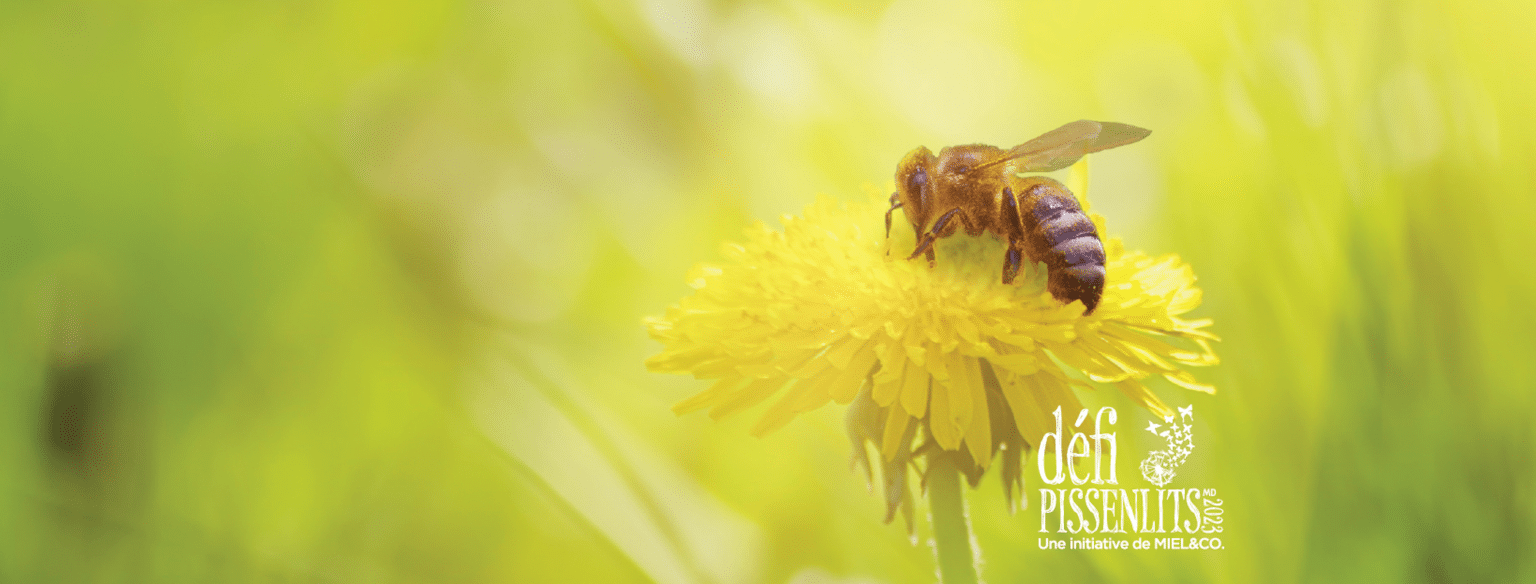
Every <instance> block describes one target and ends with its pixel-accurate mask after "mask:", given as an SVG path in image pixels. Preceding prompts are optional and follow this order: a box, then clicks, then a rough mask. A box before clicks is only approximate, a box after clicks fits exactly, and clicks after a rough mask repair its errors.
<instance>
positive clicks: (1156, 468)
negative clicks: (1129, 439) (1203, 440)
mask: <svg viewBox="0 0 1536 584" xmlns="http://www.w3.org/2000/svg"><path fill="white" fill-rule="evenodd" d="M1194 417H1195V406H1193V405H1188V406H1184V407H1182V408H1179V421H1178V422H1175V421H1174V420H1173V416H1163V423H1162V424H1158V423H1155V422H1148V423H1147V431H1148V432H1151V433H1153V434H1157V435H1158V436H1162V437H1163V439H1164V440H1167V441H1168V449H1167V450H1154V451H1152V453H1151V454H1150V455H1148V456H1147V457H1146V458H1145V459H1142V461H1141V476H1142V477H1143V478H1145V479H1147V481H1148V482H1151V483H1152V484H1154V485H1157V486H1158V487H1162V486H1164V485H1167V484H1168V482H1169V481H1172V480H1173V477H1174V476H1176V473H1175V472H1174V470H1175V469H1178V468H1179V465H1182V464H1184V459H1186V458H1189V453H1190V451H1192V450H1194V449H1195V441H1194V435H1193V433H1192V432H1191V431H1190V429H1191V427H1190V425H1189V422H1190V421H1191V420H1193V419H1194ZM1165 424H1166V428H1165V427H1164V425H1165ZM1159 428H1163V430H1162V431H1161V432H1159V431H1158V429H1159Z"/></svg>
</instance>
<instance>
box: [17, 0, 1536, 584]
mask: <svg viewBox="0 0 1536 584" xmlns="http://www.w3.org/2000/svg"><path fill="white" fill-rule="evenodd" d="M1533 26H1536V4H1532V3H1530V2H1527V1H1519V2H1515V1H1509V2H1479V3H1470V2H1468V3H1464V2H1454V1H1451V0H1444V1H1439V2H1424V1H1406V2H1389V1H1376V2H1370V1H1359V2H1342V3H1335V2H1286V1H1270V2H1258V1H1241V0H1229V1H1215V2H1198V1H1191V2H1142V3H1131V2H1081V3H1061V2H1056V3H1011V2H976V3H968V2H967V3H943V2H936V1H926V0H917V1H909V0H898V1H896V2H889V3H871V4H864V3H856V2H839V1H836V0H832V1H826V2H814V1H798V0H790V1H783V2H769V3H760V4H759V3H746V2H720V1H710V0H635V1H633V2H626V1H623V0H588V1H580V2H572V3H533V2H515V1H501V2H498V1H495V0H485V1H471V2H438V3H421V4H412V3H403V2H390V1H382V2H357V1H353V0H341V1H329V2H325V1H322V2H291V1H276V2H238V1H237V2H220V3H187V2H170V1H161V0H151V1H146V2H129V3H120V2H102V1H96V0H78V1H48V0H26V1H13V2H5V3H0V297H3V301H0V415H3V416H4V421H3V423H0V581H3V582H644V581H652V582H659V583H721V584H724V583H737V582H740V583H758V582H764V583H779V582H796V583H799V584H805V583H810V582H892V583H895V582H929V581H932V580H933V578H934V568H933V562H932V551H931V549H930V548H929V547H928V546H927V545H926V544H925V543H919V544H918V545H915V546H914V545H911V544H910V543H909V541H908V538H907V536H906V533H905V528H904V526H902V525H900V522H899V521H898V522H897V523H896V524H893V525H884V524H882V523H881V522H880V518H881V516H882V511H883V507H882V503H881V502H880V499H879V497H877V496H873V495H870V494H869V493H868V492H867V491H866V489H865V485H864V480H863V477H862V475H860V474H856V473H853V472H850V471H849V470H848V467H847V461H848V456H849V446H848V444H847V441H846V439H845V438H844V437H843V434H842V430H841V411H840V410H841V408H838V407H828V408H823V409H822V410H819V411H817V412H815V413H814V414H812V415H809V416H802V417H801V418H800V419H798V420H796V421H795V422H794V423H792V424H791V425H790V426H789V427H788V428H786V429H784V430H782V431H779V432H777V433H776V434H773V435H771V436H769V437H767V438H765V439H755V438H751V437H750V436H748V433H747V431H746V430H747V426H748V424H750V422H751V416H744V417H742V418H740V419H727V420H726V421H724V422H721V423H715V422H712V421H710V420H709V419H708V418H707V417H706V416H702V415H697V416H688V417H683V418H677V417H674V416H673V415H672V414H671V412H670V411H669V410H668V407H669V406H670V404H672V403H673V402H675V401H676V400H679V399H681V398H683V397H685V396H687V395H690V394H692V393H694V392H696V391H699V390H702V389H703V388H704V385H705V384H704V383H703V382H699V381H694V380H692V379H687V378H680V377H669V376H661V375H653V374H649V373H647V372H646V371H645V370H644V367H643V365H642V361H643V359H644V358H645V357H646V356H648V355H651V354H653V353H655V352H656V351H658V350H659V345H657V344H655V343H654V342H652V341H650V340H648V339H647V338H646V337H645V334H644V332H643V330H642V328H641V326H640V318H641V317H643V316H645V315H649V314H658V313H660V312H661V311H662V310H663V309H664V308H665V306H667V305H668V304H670V303H672V302H675V301H677V299H678V298H680V297H681V296H683V295H684V294H686V293H687V292H688V288H687V286H686V283H685V281H684V275H685V273H686V271H687V269H688V268H689V267H690V266H691V265H693V264H694V263H696V262H700V261H716V260H718V259H719V257H720V256H719V255H718V252H717V246H718V245H719V244H720V242H722V241H726V240H731V239H737V238H739V235H740V233H741V229H742V228H743V227H744V226H746V225H747V224H749V223H750V222H752V221H756V220H766V221H769V222H770V223H774V224H776V221H777V217H779V216H780V215H781V214H784V213H799V212H800V210H801V209H802V208H803V207H804V205H805V204H807V203H808V202H810V201H811V200H813V198H814V197H815V196H816V195H817V194H819V193H824V194H830V195H832V196H835V197H839V198H843V199H848V200H852V199H856V198H861V197H863V196H864V195H865V193H866V192H867V191H866V189H868V188H886V185H887V181H889V180H890V178H889V177H890V176H891V173H892V172H893V170H894V166H895V163H896V161H897V160H898V159H899V158H900V157H901V155H902V154H904V153H905V152H907V151H908V150H910V149H911V148H913V147H915V146H918V145H927V146H929V147H931V148H934V149H935V150H936V149H937V148H939V147H941V146H944V145H949V144H960V143H972V142H983V143H991V144H997V145H1002V146H1005V147H1006V146H1011V145H1013V144H1016V143H1018V142H1021V141H1023V140H1025V139H1027V138H1030V137H1033V136H1035V135H1037V134H1039V133H1041V132H1043V131H1045V130H1047V129H1050V128H1054V127H1056V126H1057V125H1059V124H1061V123H1064V122H1067V121H1071V120H1076V119H1079V118H1092V119H1103V120H1113V121H1120V122H1127V123H1133V124H1136V125H1140V126H1144V127H1147V128H1151V129H1152V130H1153V131H1154V133H1153V135H1152V137H1151V138H1150V139H1149V140H1147V141H1146V142H1144V143H1141V144H1137V145H1136V146H1134V147H1128V148H1124V149H1117V150H1115V151H1114V152H1111V153H1106V154H1105V155H1102V156H1098V157H1096V158H1095V159H1094V160H1095V162H1094V166H1093V175H1092V180H1093V189H1094V190H1093V193H1092V195H1091V196H1092V198H1093V202H1094V204H1095V207H1094V209H1095V210H1096V211H1099V212H1101V213H1103V214H1104V215H1105V216H1106V217H1107V219H1108V225H1109V230H1110V231H1111V233H1115V234H1119V235H1121V236H1124V237H1125V240H1126V243H1127V246H1128V247H1129V248H1132V249H1143V250H1146V251H1148V252H1151V253H1154V254H1160V253H1170V252H1171V253H1178V254H1180V255H1182V256H1183V257H1184V258H1185V259H1186V260H1187V261H1188V262H1190V263H1191V264H1192V265H1193V266H1194V268H1195V271H1196V273H1197V274H1198V275H1199V276H1200V278H1201V279H1200V282H1201V284H1202V286H1203V287H1204V289H1205V292H1206V294H1205V304H1204V306H1202V307H1201V308H1200V309H1199V310H1198V311H1197V312H1196V313H1195V315H1196V316H1208V317H1212V318H1214V319H1215V320H1216V323H1217V325H1216V329H1215V330H1216V332H1217V333H1218V334H1220V335H1222V336H1223V338H1224V342H1222V343H1221V344H1220V345H1219V347H1218V351H1219V352H1220V354H1221V356H1222V357H1223V364H1222V365H1221V366H1219V367H1217V368H1214V369H1209V370H1201V371H1196V373H1197V374H1198V375H1199V376H1200V378H1201V379H1202V380H1203V381H1207V382H1212V383H1215V384H1216V385H1217V386H1218V388H1219V392H1218V393H1217V394H1216V395H1215V396H1205V395H1201V394H1193V393H1190V392H1185V391H1183V390H1179V389H1177V388H1174V387H1172V386H1169V385H1162V386H1157V387H1155V390H1156V391H1158V393H1159V394H1160V395H1161V396H1162V397H1163V399H1164V400H1165V401H1167V402H1168V403H1170V404H1172V405H1184V404H1188V403H1193V404H1195V405H1196V406H1197V411H1198V412H1199V413H1200V417H1199V423H1198V424H1197V430H1196V432H1197V438H1198V441H1199V444H1200V446H1201V448H1202V451H1201V452H1203V454H1202V455H1201V456H1203V457H1205V458H1204V459H1203V467H1202V470H1200V471H1199V475H1198V482H1199V484H1200V485H1201V486H1209V487H1214V488H1217V489H1218V490H1219V491H1220V493H1221V495H1222V498H1223V499H1224V500H1225V508H1226V524H1225V525H1226V531H1225V533H1224V534H1223V542H1224V546H1225V548H1226V549H1224V550H1222V551H1220V552H1158V553H1153V552H1137V553H1127V552H1078V551H1072V552H1060V551H1058V552H1047V551H1041V550H1039V549H1037V548H1036V537H1035V536H1036V533H1035V530H1036V529H1038V527H1037V523H1036V521H1038V514H1036V515H1033V516H1032V515H1031V512H1032V511H1034V509H1031V510H1027V511H1023V512H1020V513H1019V514H1018V515H1014V516H1010V515H1008V514H1007V513H1006V512H1005V511H1004V507H1003V503H1002V496H1001V489H1000V488H999V486H998V484H997V482H996V478H995V477H988V479H987V480H986V481H984V482H983V484H982V486H981V488H980V489H978V490H977V491H975V492H972V493H970V494H969V495H970V506H971V510H972V516H973V521H974V527H975V531H976V539H977V541H978V542H979V544H980V546H981V548H982V549H983V550H984V552H985V565H984V567H983V576H984V577H985V578H987V579H988V580H989V581H992V582H1019V581H1030V580H1036V581H1047V580H1051V581H1117V580H1123V581H1132V580H1134V581H1142V582H1153V581H1158V582H1185V581H1210V582H1330V581H1371V582H1386V581H1393V582H1506V581H1536V533H1533V531H1536V490H1533V487H1532V485H1533V479H1536V443H1533V439H1536V429H1533V428H1536V424H1533V423H1532V417H1533V414H1536V409H1533V399H1532V397H1531V392H1532V390H1533V389H1536V383H1533V382H1536V371H1533V360H1532V359H1531V357H1532V356H1533V354H1536V341H1532V331H1533V330H1536V318H1533V317H1536V312H1533V310H1532V308H1531V306H1530V302H1532V301H1533V300H1536V285H1533V284H1536V277H1533V271H1532V270H1531V269H1529V267H1528V264H1529V262H1528V260H1521V259H1520V258H1522V257H1525V255H1526V251H1527V246H1528V243H1527V242H1523V241H1522V240H1520V239H1519V234H1520V233H1522V232H1525V233H1529V232H1528V231H1527V230H1528V229H1530V227H1529V225H1530V224H1531V222H1532V221H1533V220H1536V196H1533V193H1536V167H1533V166H1532V165H1530V164H1529V162H1530V161H1532V160H1533V154H1536V76H1532V75H1531V74H1530V72H1531V71H1536V35H1533V34H1531V29H1532V27H1533ZM1084 397H1085V400H1088V401H1089V402H1090V403H1101V404H1107V405H1114V406H1116V407H1118V408H1119V409H1120V411H1121V414H1122V416H1123V417H1124V418H1123V419H1129V420H1131V421H1132V422H1133V424H1129V425H1126V424H1124V423H1122V426H1121V427H1120V430H1122V435H1129V434H1132V433H1133V432H1135V431H1136V430H1137V427H1136V426H1135V424H1134V422H1136V421H1140V420H1143V419H1144V418H1145V412H1142V411H1139V410H1136V409H1133V407H1132V405H1131V404H1130V403H1129V402H1127V401H1126V400H1124V399H1123V398H1120V397H1118V396H1116V395H1114V393H1113V392H1107V391H1106V392H1099V393H1098V394H1096V395H1091V396H1084ZM1127 440H1130V438H1127ZM1141 448H1143V446H1140V445H1138V446H1137V449H1138V450H1136V451H1135V452H1133V453H1128V454H1126V455H1122V457H1121V460H1122V466H1123V468H1122V469H1121V474H1122V475H1123V476H1135V466H1134V465H1135V463H1136V459H1138V458H1139V457H1140V454H1139V453H1140V452H1141V451H1142V450H1141ZM1035 487H1038V479H1037V477H1035V476H1034V475H1033V473H1032V472H1027V473H1026V490H1028V489H1030V488H1035ZM1032 498H1034V497H1032ZM926 537H927V526H926V525H924V524H923V522H921V521H920V522H919V526H918V539H919V540H925V538H926Z"/></svg>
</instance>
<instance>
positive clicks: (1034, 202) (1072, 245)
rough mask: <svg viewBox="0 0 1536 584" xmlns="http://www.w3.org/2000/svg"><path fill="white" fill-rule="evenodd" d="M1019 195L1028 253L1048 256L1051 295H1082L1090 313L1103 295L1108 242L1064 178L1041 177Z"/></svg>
mask: <svg viewBox="0 0 1536 584" xmlns="http://www.w3.org/2000/svg"><path fill="white" fill-rule="evenodd" d="M1026 180H1029V182H1034V183H1036V184H1033V185H1029V186H1028V187H1026V188H1025V189H1023V193H1022V194H1021V195H1020V196H1019V208H1020V211H1022V212H1021V213H1019V215H1020V219H1021V220H1022V223H1023V227H1024V237H1025V241H1026V244H1027V245H1026V246H1025V253H1027V254H1029V259H1031V260H1034V261H1037V262H1045V266H1046V268H1047V272H1048V273H1049V274H1050V283H1049V284H1048V287H1049V289H1050V291H1051V295H1052V296H1055V297H1056V299H1057V300H1060V301H1062V302H1071V301H1073V300H1081V301H1083V306H1085V307H1087V309H1088V310H1087V311H1086V312H1084V314H1090V313H1092V312H1093V309H1094V308H1096V307H1097V306H1098V305H1099V299H1100V298H1101V297H1102V296H1103V295H1104V243H1103V242H1102V241H1100V240H1099V234H1098V231H1097V230H1095V229H1094V227H1093V221H1091V220H1089V219H1088V215H1087V214H1086V213H1083V209H1082V207H1080V206H1078V204H1077V198H1076V197H1073V196H1072V193H1071V192H1070V191H1068V190H1067V188H1066V187H1065V186H1063V185H1062V184H1061V183H1059V182H1056V181H1054V180H1051V179H1047V178H1043V177H1036V178H1033V179H1026Z"/></svg>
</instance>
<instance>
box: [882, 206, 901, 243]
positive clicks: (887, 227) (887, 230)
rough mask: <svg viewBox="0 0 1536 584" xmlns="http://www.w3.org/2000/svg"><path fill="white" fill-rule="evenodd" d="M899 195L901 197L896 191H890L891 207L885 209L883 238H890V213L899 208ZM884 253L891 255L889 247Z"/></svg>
mask: <svg viewBox="0 0 1536 584" xmlns="http://www.w3.org/2000/svg"><path fill="white" fill-rule="evenodd" d="M900 197H901V195H900V194H898V193H891V208H890V209H886V210H885V238H886V239H890V238H891V213H894V212H896V210H897V209H900V208H901V198H900ZM885 255H891V249H890V248H889V247H887V248H886V249H885Z"/></svg>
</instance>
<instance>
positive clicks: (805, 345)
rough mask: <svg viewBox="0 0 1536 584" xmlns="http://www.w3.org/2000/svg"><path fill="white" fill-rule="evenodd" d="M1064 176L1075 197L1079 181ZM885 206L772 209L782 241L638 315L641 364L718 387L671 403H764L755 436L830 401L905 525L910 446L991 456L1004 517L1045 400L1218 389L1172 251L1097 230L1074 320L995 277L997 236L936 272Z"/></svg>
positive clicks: (766, 239)
mask: <svg viewBox="0 0 1536 584" xmlns="http://www.w3.org/2000/svg"><path fill="white" fill-rule="evenodd" d="M1079 170H1080V169H1076V168H1075V169H1074V171H1079ZM1077 174H1085V173H1077ZM1073 182H1077V183H1078V184H1075V185H1074V186H1076V187H1077V188H1074V189H1073V190H1074V192H1077V193H1079V197H1081V196H1082V193H1083V192H1084V191H1085V188H1084V187H1085V185H1082V184H1081V182H1082V181H1073ZM884 202H885V201H884V200H883V197H880V196H879V195H878V194H876V193H871V194H870V195H869V197H868V198H867V199H866V200H864V201H859V202H853V203H847V204H840V203H839V202H837V201H835V200H832V199H830V198H825V197H824V198H821V199H819V200H817V201H816V202H815V203H813V204H811V205H810V206H809V207H808V208H806V210H805V212H804V215H803V216H801V217H795V216H789V215H786V216H785V217H783V224H784V228H783V231H774V230H771V229H769V228H768V227H767V226H766V225H763V224H761V223H759V224H757V225H755V226H753V227H751V228H749V229H747V231H746V241H745V242H744V243H740V244H735V243H732V244H727V245H725V246H724V248H723V255H724V256H725V261H724V262H722V263H719V264H701V265H699V266H697V267H695V268H694V269H693V270H692V272H691V273H690V275H689V276H688V279H689V283H690V285H691V286H692V287H693V289H694V293H693V294H692V295H691V296H688V297H685V298H683V299H682V301H681V302H679V303H678V304H677V305H675V306H672V307H670V308H669V309H668V310H667V312H666V314H665V315H664V316H660V317H652V318H649V319H646V322H645V324H646V326H647V327H648V328H649V331H650V334H651V336H652V338H654V339H656V340H658V341H660V342H661V343H662V344H663V346H664V348H663V350H662V351H661V353H660V354H657V355H655V356H653V357H651V358H650V359H648V360H647V361H646V365H647V367H649V368H650V369H651V370H652V371H657V372H666V373H691V374H693V375H694V376H695V377H697V378H699V379H707V380H713V384H712V385H711V386H710V387H709V388H708V389H706V390H704V391H703V392H701V393H699V394H697V395H695V396H693V397H690V398H688V399H685V400H683V401H682V402H680V403H678V404H677V405H676V406H674V407H673V410H674V411H675V412H677V413H678V414H685V413H689V412H694V411H698V410H704V409H707V410H709V415H710V416H711V417H714V418H720V417H722V416H726V415H729V414H732V413H735V412H738V411H741V410H744V409H747V408H750V407H752V406H754V405H757V404H760V403H762V402H770V405H768V407H767V409H766V410H765V411H764V412H763V414H762V415H761V417H760V418H759V419H758V421H757V424H756V425H755V426H754V427H753V430H752V431H753V433H755V434H758V435H761V434H764V433H767V432H771V431H773V430H775V429H777V428H780V427H782V426H784V425H785V424H786V423H788V422H789V421H790V420H791V419H792V418H794V417H795V415H796V414H799V413H802V412H807V411H810V410H813V409H816V408H819V407H821V406H823V405H826V404H827V403H828V402H835V403H838V404H848V405H850V408H849V410H848V425H849V433H850V437H851V438H852V439H853V441H854V444H855V448H854V451H855V458H856V460H860V461H863V462H864V463H865V468H866V470H867V469H868V461H867V460H865V457H866V455H865V454H864V453H865V450H866V446H865V444H866V443H873V444H874V445H876V447H877V449H878V451H879V453H880V459H881V460H880V462H881V465H882V469H883V470H882V475H883V477H884V483H885V484H884V487H885V496H886V503H887V515H886V521H890V520H891V519H892V517H894V515H895V513H896V511H897V510H898V508H900V509H902V510H904V512H905V513H906V514H907V517H908V521H909V529H910V519H911V505H910V504H909V501H910V499H911V496H910V493H909V492H908V488H907V485H906V475H907V473H906V469H907V468H908V465H909V464H912V462H911V461H912V460H913V458H914V455H915V454H916V455H922V454H924V453H925V452H926V453H927V454H929V455H932V454H947V455H948V456H949V457H950V460H951V461H953V464H955V465H956V466H957V467H958V468H959V471H960V472H961V473H963V474H965V475H966V477H967V478H968V479H969V481H970V482H971V484H972V486H974V485H975V484H976V482H977V481H978V480H979V479H980V477H981V475H982V473H983V472H984V471H985V470H986V469H987V468H988V467H989V466H990V465H991V464H992V461H993V459H994V458H998V454H999V453H1000V452H1001V453H1003V456H1001V457H1000V458H1001V461H1002V465H1003V469H1002V475H1003V481H1004V485H1005V493H1007V496H1008V499H1009V505H1010V508H1013V507H1014V492H1015V489H1016V488H1017V489H1022V486H1023V484H1022V473H1021V471H1020V466H1021V464H1020V462H1021V459H1022V456H1023V454H1024V452H1025V450H1026V449H1028V448H1029V447H1031V445H1032V442H1033V441H1035V440H1038V438H1039V437H1040V436H1041V435H1042V434H1044V433H1045V432H1047V431H1048V430H1047V428H1048V426H1047V422H1048V421H1050V420H1052V418H1051V417H1050V416H1051V412H1052V411H1054V410H1055V409H1056V408H1057V407H1061V408H1062V409H1063V411H1065V412H1075V411H1077V410H1078V409H1080V408H1081V407H1082V406H1081V404H1080V402H1079V401H1078V399H1077V397H1076V396H1075V395H1074V393H1073V390H1074V388H1081V389H1092V388H1093V385H1092V384H1091V383H1088V382H1085V381H1083V378H1086V379H1087V380H1090V381H1091V382H1094V383H1099V384H1108V385H1113V386H1115V387H1116V388H1118V389H1119V390H1120V391H1121V392H1123V393H1125V395H1126V396H1128V397H1129V398H1130V399H1131V400H1132V401H1133V402H1135V403H1137V404H1140V405H1142V406H1144V407H1146V408H1147V409H1148V410H1151V411H1152V412H1154V413H1157V414H1158V415H1166V414H1171V413H1172V410H1171V409H1170V408H1169V407H1168V406H1167V405H1165V404H1164V403H1163V402H1162V400H1160V399H1158V397H1157V396H1156V395H1155V394H1153V393H1152V391H1151V390H1149V389H1148V388H1147V386H1146V385H1145V381H1146V380H1147V379H1149V378H1151V377H1153V376H1162V377H1164V378H1166V379H1168V380H1169V381H1171V382H1173V383H1174V384H1176V385H1178V386H1181V387H1184V388H1187V389H1191V390H1195V391H1202V392H1212V391H1214V389H1213V388H1212V387H1211V386H1208V385H1202V384H1201V383H1199V382H1197V381H1196V380H1195V378H1194V377H1193V376H1192V375H1191V374H1190V373H1188V372H1187V371H1186V370H1185V369H1184V367H1186V366H1192V365H1210V364H1214V363H1215V362H1216V355H1215V354H1214V353H1213V352H1212V350H1211V346H1210V342H1211V341H1214V340H1216V337H1215V336H1214V335H1212V334H1211V333H1210V332H1207V330H1206V329H1207V328H1208V327H1209V326H1210V324H1211V322H1210V321H1209V320H1208V319H1199V320H1186V319H1183V318H1180V316H1181V315H1183V314H1185V313H1187V312H1189V311H1190V310H1191V309H1193V308H1195V307H1196V306H1197V305H1198V304H1199V303H1200V298H1201V293H1200V289H1199V288H1196V287H1195V285H1194V283H1195V276H1194V273H1193V271H1192V270H1191V269H1190V268H1189V266H1188V265H1186V264H1184V263H1183V262H1182V261H1181V260H1180V259H1179V258H1178V256H1175V255H1167V256H1162V257H1152V256H1148V255H1146V254H1143V253H1140V252H1127V251H1126V250H1125V249H1124V246H1123V245H1122V244H1121V242H1120V241H1119V240H1118V239H1116V238H1110V237H1106V238H1104V248H1105V252H1106V255H1107V263H1106V268H1107V278H1106V285H1105V288H1104V294H1103V298H1102V300H1101V301H1100V304H1099V306H1098V308H1097V309H1096V310H1095V311H1094V312H1093V313H1092V314H1089V315H1084V314H1083V312H1084V307H1083V305H1082V303H1081V302H1079V301H1074V302H1072V303H1071V304H1063V303H1062V302H1060V301H1058V300H1057V299H1055V298H1054V297H1052V296H1051V294H1050V293H1049V292H1048V291H1047V289H1046V278H1047V274H1046V269H1045V266H1044V264H1034V265H1028V264H1027V265H1026V266H1025V267H1024V269H1023V270H1021V272H1020V274H1019V277H1018V279H1017V280H1016V281H1015V282H1014V283H1012V284H1003V283H1002V282H1001V277H1000V275H1001V265H1002V258H1003V255H1004V253H1005V250H1006V244H1005V243H1004V242H1003V241H1002V240H1000V239H998V238H997V237H995V236H993V235H991V234H989V233H984V234H983V235H981V236H979V237H971V236H967V235H964V234H963V233H962V234H957V235H954V236H951V237H947V238H944V239H941V240H939V242H938V243H937V246H936V247H937V253H938V257H937V264H936V265H935V266H934V267H930V266H929V264H928V262H926V261H921V260H917V261H908V260H907V259H905V255H906V254H905V253H902V251H901V250H910V249H912V248H913V234H912V232H911V230H910V229H902V228H897V229H893V230H892V232H891V235H890V238H889V239H887V237H886V235H885V227H884V214H885V205H884ZM1084 207H1085V209H1086V208H1087V207H1086V204H1085V205H1084ZM1092 217H1093V220H1094V222H1095V223H1096V224H1097V226H1098V228H1099V233H1101V234H1102V233H1105V231H1104V226H1103V218H1102V217H1100V216H1098V215H1096V214H1094V215H1092ZM896 224H898V225H904V224H905V223H904V222H902V221H896ZM888 250H896V251H894V252H892V253H887V252H888ZM1074 371H1076V372H1080V373H1081V375H1077V374H1075V373H1074ZM930 465H931V462H930ZM921 470H922V469H919V471H920V472H921Z"/></svg>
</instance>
